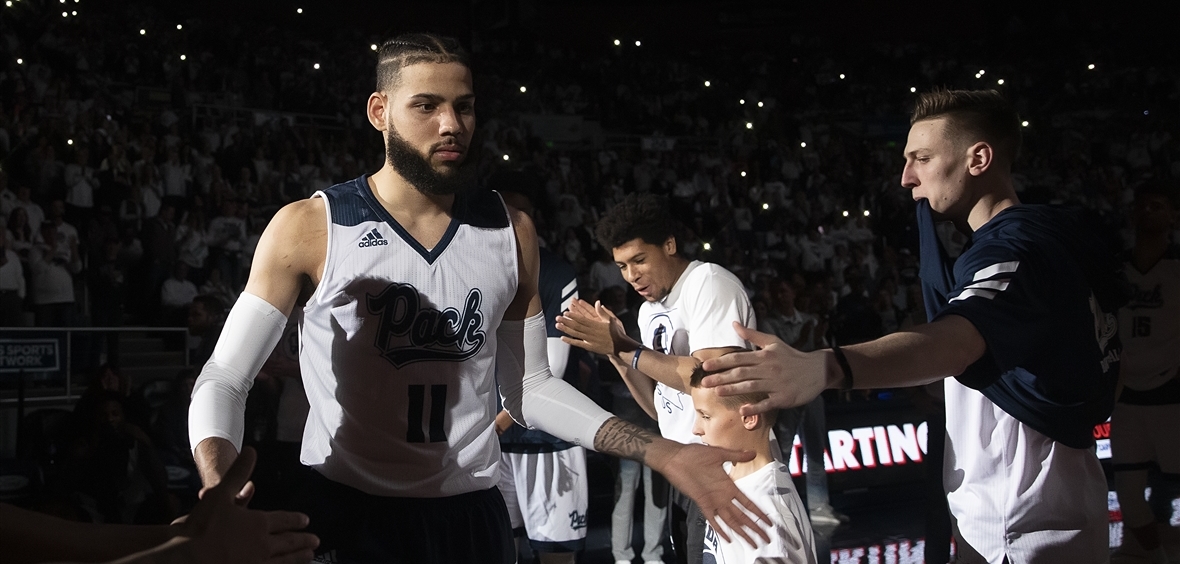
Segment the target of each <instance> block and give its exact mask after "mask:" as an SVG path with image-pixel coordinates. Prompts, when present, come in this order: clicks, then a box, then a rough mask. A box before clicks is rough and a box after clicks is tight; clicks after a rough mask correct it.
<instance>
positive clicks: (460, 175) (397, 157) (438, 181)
mask: <svg viewBox="0 0 1180 564" xmlns="http://www.w3.org/2000/svg"><path fill="white" fill-rule="evenodd" d="M431 149H432V150H433V147H432V148H431ZM475 157H476V155H474V154H473V153H472V151H471V147H464V159H463V161H462V162H460V163H444V164H443V166H442V167H441V168H435V167H434V166H433V165H431V163H430V157H429V156H426V157H423V156H422V154H421V153H419V152H418V150H417V149H415V148H414V147H413V146H412V145H410V144H409V142H407V141H406V140H405V138H403V137H402V136H401V135H400V134H398V132H397V130H395V129H394V128H393V127H390V128H388V129H387V130H386V133H385V162H387V163H389V165H390V166H392V167H393V170H395V171H397V173H398V174H399V175H401V177H402V178H404V179H406V181H407V182H409V183H410V185H411V186H413V187H414V188H415V189H417V190H418V191H419V192H421V193H423V194H426V195H427V196H448V195H451V194H457V193H460V192H466V191H469V190H471V189H472V188H473V187H474V186H475V163H476V162H477V161H478V160H479V159H477V158H475Z"/></svg>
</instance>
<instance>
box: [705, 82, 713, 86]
mask: <svg viewBox="0 0 1180 564" xmlns="http://www.w3.org/2000/svg"><path fill="white" fill-rule="evenodd" d="M710 86H713V83H712V82H709V81H707V80H706V81H705V88H708V87H710Z"/></svg>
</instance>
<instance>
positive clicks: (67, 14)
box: [61, 12, 70, 18]
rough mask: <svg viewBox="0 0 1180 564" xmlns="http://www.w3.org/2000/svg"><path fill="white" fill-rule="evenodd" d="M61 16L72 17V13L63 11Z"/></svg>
mask: <svg viewBox="0 0 1180 564" xmlns="http://www.w3.org/2000/svg"><path fill="white" fill-rule="evenodd" d="M61 17H63V18H68V17H70V13H69V12H62V13H61Z"/></svg>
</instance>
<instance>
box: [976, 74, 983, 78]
mask: <svg viewBox="0 0 1180 564" xmlns="http://www.w3.org/2000/svg"><path fill="white" fill-rule="evenodd" d="M975 78H983V75H982V74H979V73H975Z"/></svg>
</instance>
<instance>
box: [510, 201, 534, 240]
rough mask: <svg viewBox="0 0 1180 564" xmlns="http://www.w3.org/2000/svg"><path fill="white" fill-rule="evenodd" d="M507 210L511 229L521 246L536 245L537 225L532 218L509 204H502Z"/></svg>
mask: <svg viewBox="0 0 1180 564" xmlns="http://www.w3.org/2000/svg"><path fill="white" fill-rule="evenodd" d="M504 207H505V208H507V210H508V218H509V219H510V220H511V221H512V229H513V230H515V231H516V240H517V242H519V243H520V245H521V246H522V247H525V246H528V245H532V246H534V247H535V246H536V245H537V226H536V225H535V224H534V223H533V218H531V217H529V214H527V213H524V212H522V211H520V210H518V209H516V208H514V207H512V206H511V205H508V204H504Z"/></svg>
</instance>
